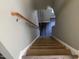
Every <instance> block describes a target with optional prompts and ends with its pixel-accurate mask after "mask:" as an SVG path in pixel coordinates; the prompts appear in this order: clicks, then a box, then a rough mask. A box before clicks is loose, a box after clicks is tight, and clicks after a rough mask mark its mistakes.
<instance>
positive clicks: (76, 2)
mask: <svg viewBox="0 0 79 59" xmlns="http://www.w3.org/2000/svg"><path fill="white" fill-rule="evenodd" d="M55 36H57V37H59V38H60V39H61V40H63V41H64V42H66V43H67V44H69V45H70V46H72V47H73V48H75V49H77V50H79V0H69V1H68V3H67V4H65V6H64V7H63V8H62V10H61V13H59V15H58V16H57V21H56V30H55Z"/></svg>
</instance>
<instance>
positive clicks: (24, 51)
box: [19, 35, 40, 59]
mask: <svg viewBox="0 0 79 59" xmlns="http://www.w3.org/2000/svg"><path fill="white" fill-rule="evenodd" d="M39 36H40V35H38V36H37V37H36V38H35V39H34V40H33V41H32V42H31V43H30V44H29V45H28V46H27V47H26V48H25V49H23V50H22V51H21V52H20V56H19V59H22V56H25V55H26V54H27V50H28V49H29V48H30V46H31V45H32V44H33V43H34V42H35V41H36V40H37V39H38V38H39Z"/></svg>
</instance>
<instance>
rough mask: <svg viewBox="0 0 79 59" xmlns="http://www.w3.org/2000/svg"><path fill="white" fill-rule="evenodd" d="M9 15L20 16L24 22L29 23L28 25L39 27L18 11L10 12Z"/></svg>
mask: <svg viewBox="0 0 79 59" xmlns="http://www.w3.org/2000/svg"><path fill="white" fill-rule="evenodd" d="M11 15H12V16H16V17H20V18H22V19H23V20H25V21H26V22H28V23H30V25H32V27H34V28H39V26H37V25H36V24H34V23H33V22H31V21H30V20H28V19H27V18H25V17H24V16H23V15H21V14H20V13H18V12H11ZM17 21H18V19H17Z"/></svg>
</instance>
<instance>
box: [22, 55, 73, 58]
mask: <svg viewBox="0 0 79 59" xmlns="http://www.w3.org/2000/svg"><path fill="white" fill-rule="evenodd" d="M22 59H73V58H72V57H71V56H63V55H62V56H24V57H23V58H22Z"/></svg>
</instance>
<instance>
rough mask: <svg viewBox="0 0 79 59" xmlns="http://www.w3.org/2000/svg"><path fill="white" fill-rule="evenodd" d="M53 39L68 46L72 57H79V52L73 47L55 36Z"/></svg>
mask: <svg viewBox="0 0 79 59" xmlns="http://www.w3.org/2000/svg"><path fill="white" fill-rule="evenodd" d="M53 38H55V39H56V40H57V41H59V42H60V43H61V44H63V45H64V46H66V47H67V48H68V49H70V50H71V53H72V55H78V56H79V50H77V49H75V48H73V47H71V46H70V45H68V44H67V43H65V42H63V41H62V40H60V39H59V38H57V37H56V36H53Z"/></svg>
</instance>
